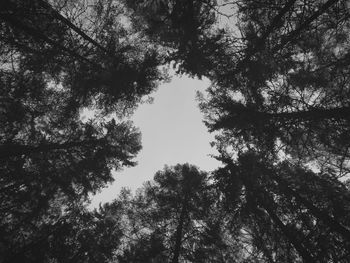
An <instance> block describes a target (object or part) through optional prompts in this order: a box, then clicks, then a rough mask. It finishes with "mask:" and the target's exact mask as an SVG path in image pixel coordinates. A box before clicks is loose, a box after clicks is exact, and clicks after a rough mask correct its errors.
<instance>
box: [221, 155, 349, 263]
mask: <svg viewBox="0 0 350 263" xmlns="http://www.w3.org/2000/svg"><path fill="white" fill-rule="evenodd" d="M223 160H225V162H226V163H227V166H226V167H225V168H221V169H219V170H218V171H217V172H216V179H217V180H218V185H219V186H220V189H222V191H223V193H224V196H225V201H226V203H227V205H228V209H230V210H231V211H233V212H235V215H237V214H238V215H240V216H239V218H240V219H237V220H238V222H239V223H241V222H242V221H243V222H244V224H243V226H244V228H247V229H248V231H249V232H252V233H251V234H250V240H251V241H250V243H251V245H252V246H255V247H256V248H257V250H258V251H259V252H260V253H262V255H263V256H264V258H265V260H266V262H280V261H284V262H295V261H297V260H298V256H297V254H299V256H300V257H301V258H302V259H303V260H304V261H305V262H326V261H329V260H331V261H339V262H345V261H346V259H347V258H348V256H349V249H348V246H349V242H350V238H349V237H350V236H349V233H350V232H349V229H348V228H349V218H348V214H349V213H348V211H349V205H348V203H349V198H350V195H349V194H350V193H349V190H348V189H347V188H346V187H345V186H344V185H343V184H342V183H340V182H339V181H338V180H337V179H335V178H332V176H330V175H327V174H320V175H317V174H315V173H314V172H312V171H310V170H307V169H305V168H303V167H300V166H295V165H291V164H288V163H286V162H285V163H281V164H278V165H272V164H270V163H269V162H268V161H267V160H266V159H264V158H262V157H261V156H260V157H259V155H256V154H252V153H247V154H244V155H242V156H240V157H239V159H238V161H237V163H233V162H232V161H231V160H230V159H227V158H226V157H225V158H223ZM288 244H289V245H288ZM291 246H292V247H293V248H294V249H295V250H294V249H292V248H291ZM295 252H297V254H296V253H295Z"/></svg>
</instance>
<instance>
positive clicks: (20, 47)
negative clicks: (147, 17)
mask: <svg viewBox="0 0 350 263" xmlns="http://www.w3.org/2000/svg"><path fill="white" fill-rule="evenodd" d="M0 5H1V8H0V9H1V12H0V39H1V40H0V42H1V43H0V44H1V45H0V61H1V67H0V83H1V87H2V88H1V91H0V119H1V123H2V125H1V127H0V137H1V139H0V189H1V194H0V199H1V202H0V211H1V218H0V229H1V240H0V249H1V254H4V255H6V256H5V259H4V260H7V261H14V260H17V259H16V257H18V260H22V259H23V261H27V260H28V261H32V262H36V261H38V260H39V261H40V260H44V258H45V257H49V258H50V257H51V256H52V257H53V258H57V257H60V256H62V257H63V258H64V257H65V256H64V255H63V253H62V255H58V253H57V251H59V249H60V248H62V250H65V251H66V250H69V249H70V247H69V244H68V243H65V242H70V241H69V240H71V242H72V243H74V242H78V241H76V240H75V239H74V238H76V237H72V236H69V234H72V235H73V236H74V234H76V235H78V236H79V239H80V240H79V242H81V243H83V242H84V239H83V238H82V236H83V235H80V234H79V233H80V232H79V231H80V230H82V229H84V231H85V232H87V234H88V235H87V239H86V243H85V244H81V246H82V247H83V248H82V250H81V251H80V248H79V247H78V248H76V250H74V249H75V248H74V249H73V248H72V250H71V251H69V252H67V253H68V254H69V255H68V254H67V258H66V259H65V260H68V259H69V258H71V257H73V258H74V254H76V257H79V258H81V259H82V261H83V262H86V261H89V260H90V261H91V262H96V261H98V262H100V261H107V257H109V258H110V257H112V254H111V253H110V251H109V252H108V251H107V252H108V253H107V252H106V253H105V252H104V251H103V247H101V248H96V249H100V251H96V257H100V256H99V253H100V252H101V253H102V254H103V255H104V256H103V257H104V258H103V259H102V258H101V257H102V256H101V257H100V259H93V256H91V255H92V250H93V246H92V244H93V242H94V237H91V236H93V235H94V234H93V232H89V231H90V230H91V231H92V229H93V228H94V227H95V226H96V225H94V220H95V219H96V218H95V215H90V214H89V213H87V214H89V215H87V216H86V217H84V219H81V220H82V222H81V224H82V225H79V224H80V221H79V220H80V219H79V218H78V217H76V218H75V219H76V220H77V221H79V224H78V223H77V224H78V225H74V224H73V225H72V224H70V223H69V224H68V225H66V224H65V223H64V224H63V223H62V224H63V225H64V226H62V228H61V225H62V224H61V221H57V222H56V220H58V219H59V218H60V215H62V214H63V217H64V218H65V216H67V217H69V215H70V212H68V211H65V210H64V208H62V209H63V211H60V209H58V208H57V209H58V210H59V211H58V212H57V211H53V208H52V207H53V206H55V203H57V202H58V204H60V205H62V206H63V205H66V206H68V207H73V206H74V205H75V204H81V203H82V204H85V203H86V202H87V201H88V199H89V195H90V194H93V193H96V192H97V191H98V190H100V189H101V188H102V187H103V186H105V185H106V184H107V183H109V182H111V181H113V177H112V174H111V171H112V170H120V169H121V168H122V167H124V166H133V165H135V163H134V162H133V160H132V159H133V158H134V157H135V155H136V154H137V153H138V152H139V150H140V149H141V145H140V133H139V132H138V131H137V129H136V128H134V127H133V126H132V124H131V123H128V122H122V121H119V123H117V122H116V121H115V119H112V118H111V117H110V116H109V118H108V119H104V117H106V115H107V114H110V113H115V115H114V116H117V117H118V118H121V117H124V116H125V115H127V114H129V112H130V111H132V110H133V109H134V108H135V107H136V105H137V104H138V103H140V102H141V101H143V100H144V96H145V95H148V94H149V93H150V92H151V91H152V90H154V89H155V88H156V86H157V83H158V81H159V80H162V79H163V75H162V73H161V71H160V70H159V67H158V66H159V65H160V63H161V55H159V54H158V53H157V52H156V50H157V47H156V46H154V45H153V47H151V46H149V48H148V49H145V48H144V43H145V38H141V39H140V40H135V39H136V38H135V37H134V36H135V34H137V31H136V29H135V28H133V27H127V26H126V25H125V23H124V24H123V23H121V22H120V18H121V17H122V16H123V17H126V19H128V18H127V16H128V14H127V13H125V12H123V10H124V7H123V5H122V3H121V2H120V1H117V2H115V1H109V2H108V3H106V2H104V3H102V1H93V2H89V5H88V3H87V2H86V1H75V2H74V3H73V2H69V3H68V2H67V1H55V3H53V4H52V5H50V3H49V2H47V1H41V0H35V1H30V2H21V1H16V0H6V1H2V2H1V4H0ZM97 39H98V41H97ZM86 107H88V108H89V109H90V110H92V111H94V112H95V113H96V114H95V116H93V117H92V119H90V120H88V121H82V120H81V114H80V113H81V111H82V110H84V109H85V108H86ZM72 213H73V212H72ZM84 213H85V212H84ZM68 214H69V215H68ZM72 217H74V215H73V214H72ZM90 220H91V222H89V221H90ZM56 223H57V224H56ZM79 227H82V229H81V228H79ZM106 227H107V226H106ZM58 228H59V229H58ZM85 228H86V229H85ZM101 228H103V227H102V226H101ZM56 229H57V230H56ZM102 230H103V229H102ZM102 230H101V231H102ZM51 231H53V232H51ZM59 231H62V233H60V235H62V238H66V239H67V240H59V236H57V235H58V232H59ZM65 231H67V233H65ZM69 231H71V232H72V233H69ZM84 231H83V232H84ZM99 231H100V230H99ZM97 232H98V231H97V230H96V233H97ZM104 234H105V236H104V237H103V238H104V239H106V240H107V234H108V233H104ZM96 235H99V234H96ZM48 236H50V238H51V239H52V240H56V241H57V242H56V243H55V242H52V243H50V242H48V243H45V245H44V243H43V242H44V241H43V239H46V238H47V237H48ZM112 236H113V235H111V237H112ZM96 238H97V236H96ZM101 238H102V237H101ZM90 241H91V244H90ZM98 242H100V241H98ZM111 245H113V249H114V248H115V244H114V243H113V242H111ZM60 246H62V247H60ZM86 246H87V247H88V249H90V251H89V252H88V253H90V254H89V255H88V256H87V257H89V259H87V258H86V257H84V255H87V254H84V253H85V252H86V249H87V248H86V249H85V247H86ZM48 247H49V248H48ZM39 248H40V249H39ZM36 249H38V250H40V251H41V252H40V256H42V257H43V258H40V259H38V258H36V256H35V255H34V252H35V250H36ZM45 249H48V252H45ZM56 249H57V250H56ZM52 251H56V252H55V253H56V254H55V255H47V253H51V252H52ZM52 253H53V252H52ZM81 253H82V254H81ZM9 255H10V256H9ZM38 257H39V255H38ZM63 258H61V259H60V260H63ZM72 261H75V260H73V259H72Z"/></svg>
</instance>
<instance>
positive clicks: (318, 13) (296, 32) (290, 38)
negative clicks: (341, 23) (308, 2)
mask: <svg viewBox="0 0 350 263" xmlns="http://www.w3.org/2000/svg"><path fill="white" fill-rule="evenodd" d="M337 2H339V0H328V1H327V2H326V3H324V5H323V6H321V7H320V8H319V9H318V10H317V11H316V12H315V13H314V14H312V15H311V16H310V17H309V18H307V19H306V21H305V22H304V23H302V24H301V25H300V26H299V27H298V28H297V29H295V30H293V31H292V32H290V33H289V34H288V35H287V36H286V37H285V38H282V41H281V43H280V44H279V45H277V46H275V47H274V48H273V49H272V52H271V53H272V54H273V53H275V52H278V51H279V50H280V49H282V48H283V47H284V46H285V45H286V44H288V43H290V42H293V41H295V40H296V37H297V36H298V35H299V34H300V33H301V32H302V31H303V30H305V29H306V28H307V27H309V26H310V24H311V23H312V22H313V21H314V20H316V19H317V18H318V17H319V16H321V15H322V14H324V12H326V11H327V10H328V9H329V8H330V7H331V6H332V5H334V4H336V3H337Z"/></svg>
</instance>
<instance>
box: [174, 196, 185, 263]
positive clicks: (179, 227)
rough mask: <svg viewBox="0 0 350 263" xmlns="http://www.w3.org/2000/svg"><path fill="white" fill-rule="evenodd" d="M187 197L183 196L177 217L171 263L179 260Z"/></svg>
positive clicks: (176, 262)
mask: <svg viewBox="0 0 350 263" xmlns="http://www.w3.org/2000/svg"><path fill="white" fill-rule="evenodd" d="M187 202H188V201H187V197H186V196H185V198H184V201H183V202H182V207H181V213H180V218H179V223H178V225H177V228H176V232H175V247H174V256H173V259H172V261H171V262H172V263H178V262H179V256H180V252H181V245H182V244H181V243H182V242H181V241H182V232H183V226H184V223H185V220H186V214H187V209H186V208H187Z"/></svg>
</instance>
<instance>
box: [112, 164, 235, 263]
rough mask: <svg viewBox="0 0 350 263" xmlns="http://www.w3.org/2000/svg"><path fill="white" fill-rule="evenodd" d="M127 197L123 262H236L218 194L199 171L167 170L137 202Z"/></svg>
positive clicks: (182, 167) (184, 167)
mask: <svg viewBox="0 0 350 263" xmlns="http://www.w3.org/2000/svg"><path fill="white" fill-rule="evenodd" d="M123 196H124V198H123V199H121V200H120V201H119V202H120V203H122V204H124V205H126V209H125V212H124V213H125V214H127V215H128V217H127V218H128V220H127V225H128V227H125V228H126V229H129V231H126V233H127V234H126V235H128V237H127V238H126V239H125V240H124V243H125V244H127V245H126V248H125V249H124V250H122V251H120V255H119V257H118V260H119V261H118V262H142V260H143V261H145V258H147V260H148V261H147V262H164V261H169V262H185V261H190V262H223V261H225V262H231V261H230V260H231V259H232V260H233V258H234V257H236V256H237V255H236V254H235V253H238V251H236V250H235V247H231V246H232V245H233V244H234V243H235V242H236V240H235V239H234V234H233V233H232V232H230V231H229V230H228V229H225V225H226V223H227V222H226V221H225V213H224V211H223V210H221V209H220V205H219V203H218V201H217V198H218V195H217V192H216V191H215V189H214V188H213V187H212V186H211V184H210V182H209V178H208V174H207V173H205V172H201V171H199V170H198V169H197V168H196V167H195V166H192V165H188V164H184V165H180V164H178V165H176V166H173V167H167V166H166V167H165V169H164V170H163V171H159V172H157V173H156V175H155V177H154V181H153V182H146V183H145V185H144V187H143V188H141V189H139V190H138V194H137V195H136V196H135V197H134V198H131V197H130V196H129V197H126V198H125V195H123ZM218 215H221V217H219V216H218ZM231 242H232V243H231ZM237 250H238V249H237Z"/></svg>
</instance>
